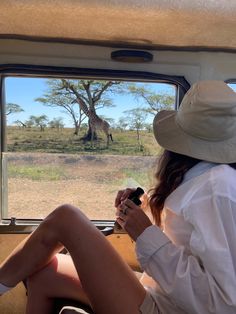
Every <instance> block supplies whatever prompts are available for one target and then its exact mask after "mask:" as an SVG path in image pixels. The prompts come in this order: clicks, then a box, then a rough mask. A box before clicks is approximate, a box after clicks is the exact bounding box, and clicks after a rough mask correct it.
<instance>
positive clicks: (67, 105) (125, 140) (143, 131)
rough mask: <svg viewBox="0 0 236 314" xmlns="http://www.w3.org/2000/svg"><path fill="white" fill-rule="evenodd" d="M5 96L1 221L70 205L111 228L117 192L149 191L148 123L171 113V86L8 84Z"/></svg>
mask: <svg viewBox="0 0 236 314" xmlns="http://www.w3.org/2000/svg"><path fill="white" fill-rule="evenodd" d="M5 94H6V101H5V103H6V106H5V114H6V129H5V130H3V132H4V134H5V141H6V145H5V150H4V152H3V180H4V184H3V186H4V190H3V202H2V203H3V206H2V207H3V208H2V215H3V218H10V217H17V218H22V219H23V218H32V219H34V218H35V219H36V218H37V219H38V218H40V219H41V218H44V217H45V216H46V215H47V214H48V213H49V212H50V211H51V210H52V209H53V208H55V207H56V206H58V205H60V204H62V203H71V204H74V205H76V206H78V207H80V208H81V209H82V210H83V211H84V212H85V213H86V214H87V215H88V217H89V218H90V219H99V220H100V219H102V220H106V219H107V220H113V219H114V207H113V206H114V205H113V204H114V198H115V195H116V193H117V190H119V189H123V188H126V187H132V186H133V187H136V186H141V187H143V188H145V189H148V188H149V187H150V186H151V183H152V180H153V179H152V176H151V173H152V171H151V169H152V168H153V166H154V165H155V163H156V158H157V156H158V154H159V149H160V148H159V147H158V145H157V144H156V142H155V140H154V137H153V133H152V120H153V117H154V115H155V114H156V112H158V111H159V110H160V109H174V108H175V98H176V88H175V86H174V85H171V84H164V83H153V82H131V81H130V82H128V81H127V82H125V81H113V80H111V81H109V80H94V79H91V80H89V79H86V80H84V79H77V80H75V79H73V80H69V79H58V78H57V79H56V78H55V79H48V78H45V79H43V78H28V77H27V78H24V77H8V78H6V79H5ZM111 137H112V138H111Z"/></svg>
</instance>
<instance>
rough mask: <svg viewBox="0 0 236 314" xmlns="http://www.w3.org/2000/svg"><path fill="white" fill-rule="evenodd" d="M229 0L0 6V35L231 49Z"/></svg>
mask: <svg viewBox="0 0 236 314" xmlns="http://www.w3.org/2000/svg"><path fill="white" fill-rule="evenodd" d="M235 16H236V2H235V0H227V1H222V0H214V1H205V0H198V1H189V0H178V1H176V0H165V1H162V0H145V1H144V0H129V1H126V0H99V1H96V0H66V1H64V0H57V1H55V0H2V1H1V2H0V21H1V22H0V34H2V35H20V36H25V37H27V36H28V37H32V36H33V37H38V38H40V37H42V38H54V39H67V40H68V39H71V40H77V41H88V42H89V41H90V42H94V41H97V42H99V41H100V42H105V43H107V44H108V45H109V44H112V43H113V44H114V43H123V44H131V45H132V44H135V45H146V46H150V47H151V46H158V45H159V46H174V47H209V48H214V47H215V48H229V49H235V48H236V36H235V29H236V19H235Z"/></svg>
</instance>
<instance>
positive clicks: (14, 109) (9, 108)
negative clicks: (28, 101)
mask: <svg viewBox="0 0 236 314" xmlns="http://www.w3.org/2000/svg"><path fill="white" fill-rule="evenodd" d="M22 111H24V110H23V109H22V108H21V106H20V105H18V104H14V103H7V104H6V115H7V116H8V115H10V114H12V113H19V112H22Z"/></svg>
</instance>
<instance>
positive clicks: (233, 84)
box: [228, 82, 236, 92]
mask: <svg viewBox="0 0 236 314" xmlns="http://www.w3.org/2000/svg"><path fill="white" fill-rule="evenodd" d="M228 85H229V86H230V87H231V88H232V89H233V90H234V91H235V92H236V82H235V83H230V84H228Z"/></svg>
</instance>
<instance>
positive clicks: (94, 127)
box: [76, 98, 113, 146]
mask: <svg viewBox="0 0 236 314" xmlns="http://www.w3.org/2000/svg"><path fill="white" fill-rule="evenodd" d="M76 101H77V102H78V104H79V106H80V108H81V109H82V111H83V112H84V113H85V114H86V116H87V117H88V118H89V122H90V127H91V134H92V137H91V141H92V142H93V140H94V133H95V132H96V131H99V130H101V131H103V132H104V133H105V135H106V138H107V146H108V145H109V140H110V139H111V141H112V142H113V137H112V134H111V132H110V124H109V123H108V122H107V121H106V120H104V119H102V118H100V117H99V116H98V115H97V114H96V112H95V111H92V110H89V109H88V107H87V106H86V104H85V102H84V101H83V100H82V99H81V98H77V99H76Z"/></svg>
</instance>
